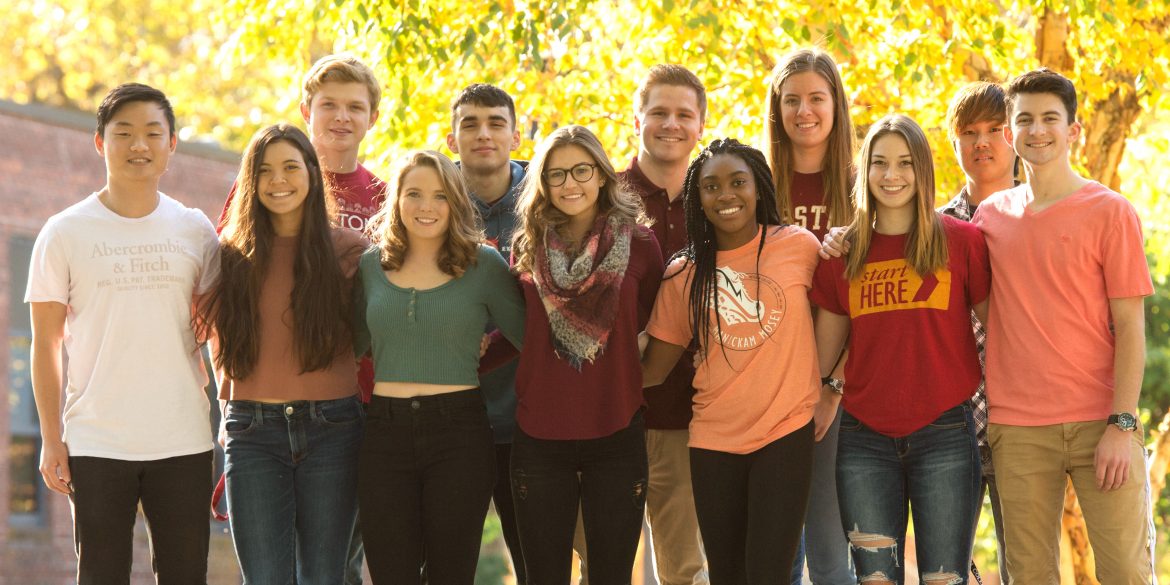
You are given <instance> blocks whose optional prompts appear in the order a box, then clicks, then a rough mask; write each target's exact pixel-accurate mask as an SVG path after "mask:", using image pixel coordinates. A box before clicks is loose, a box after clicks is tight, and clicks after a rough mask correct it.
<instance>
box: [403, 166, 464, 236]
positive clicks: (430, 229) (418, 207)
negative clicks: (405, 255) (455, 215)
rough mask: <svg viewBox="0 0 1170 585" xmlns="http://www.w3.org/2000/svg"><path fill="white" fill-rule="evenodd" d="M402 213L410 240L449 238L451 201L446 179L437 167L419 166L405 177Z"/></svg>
mask: <svg viewBox="0 0 1170 585" xmlns="http://www.w3.org/2000/svg"><path fill="white" fill-rule="evenodd" d="M398 216H399V218H400V219H401V220H402V225H403V227H404V228H406V236H407V238H408V239H409V240H410V241H416V240H422V239H446V238H447V225H448V223H449V222H450V218H451V204H450V203H449V202H448V193H447V189H446V187H445V186H444V185H443V179H442V177H440V176H439V172H438V171H436V170H435V169H434V168H433V167H430V166H425V165H420V166H416V167H414V168H413V169H411V170H409V171H407V172H406V174H405V175H404V176H403V177H402V184H401V186H400V187H399V189H398Z"/></svg>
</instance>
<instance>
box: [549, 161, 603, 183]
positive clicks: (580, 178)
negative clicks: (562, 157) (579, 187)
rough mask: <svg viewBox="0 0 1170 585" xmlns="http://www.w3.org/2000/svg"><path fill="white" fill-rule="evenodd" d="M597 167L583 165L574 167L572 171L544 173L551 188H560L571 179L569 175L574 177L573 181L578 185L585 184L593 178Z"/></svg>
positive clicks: (552, 170)
mask: <svg viewBox="0 0 1170 585" xmlns="http://www.w3.org/2000/svg"><path fill="white" fill-rule="evenodd" d="M596 168H597V165H591V164H589V163H581V164H576V165H573V168H571V169H548V170H547V171H545V172H544V180H545V182H547V183H548V186H549V187H560V186H561V185H564V184H565V181H567V180H568V179H569V175H573V180H574V181H577V182H578V183H584V182H585V181H588V180H589V179H592V178H593V169H596Z"/></svg>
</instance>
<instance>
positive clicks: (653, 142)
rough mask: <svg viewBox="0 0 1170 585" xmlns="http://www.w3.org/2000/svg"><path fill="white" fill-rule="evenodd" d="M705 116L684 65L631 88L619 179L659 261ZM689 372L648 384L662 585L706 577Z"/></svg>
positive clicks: (654, 70) (650, 517)
mask: <svg viewBox="0 0 1170 585" xmlns="http://www.w3.org/2000/svg"><path fill="white" fill-rule="evenodd" d="M706 118H707V89H706V87H704V86H703V82H702V81H700V80H699V78H698V77H696V76H695V74H694V73H692V72H691V71H690V70H688V69H687V68H685V67H683V66H681V65H655V66H653V67H651V68H650V71H649V72H647V74H646V77H645V78H643V79H642V82H641V83H640V84H639V85H638V89H637V91H636V92H635V93H634V131H635V132H636V133H637V135H638V154H637V155H636V156H635V157H634V159H633V160H631V161H630V165H629V167H627V168H626V170H624V171H622V172H620V173H618V177H619V178H620V179H622V180H623V181H625V182H626V184H627V185H629V187H630V188H631V190H633V191H634V192H635V193H637V194H638V195H639V196H641V197H642V203H643V204H644V205H645V207H646V213H647V215H649V216H650V217H651V218H653V219H654V224H653V225H652V226H651V229H653V230H654V235H655V236H656V237H657V239H658V245H659V246H660V248H661V249H662V257H663V258H664V259H669V258H670V257H671V256H672V255H674V253H675V252H678V251H679V250H681V249H682V248H683V246H685V245H686V243H687V227H686V219H685V213H684V211H683V200H682V198H681V197H680V195H682V190H683V182H684V181H685V180H686V175H687V166H688V165H689V164H690V161H691V155H692V154H693V153H694V151H695V146H696V145H697V144H698V142H699V139H700V138H702V136H703V125H704V123H705V121H706ZM694 377H695V370H694V366H693V360H692V359H688V358H687V357H684V358H683V359H680V360H679V361H678V365H677V366H675V368H674V369H673V370H672V371H671V372H670V374H669V375H668V376H667V378H666V381H665V382H664V383H663V384H662V385H659V386H654V387H650V388H646V412H645V420H646V451H647V455H648V457H649V469H650V477H649V485H648V489H647V492H646V519H647V521H648V522H649V524H650V535H651V539H652V542H653V548H654V560H655V566H656V568H657V572H658V581H659V583H661V584H662V585H691V584H695V585H701V584H705V583H707V582H708V576H707V559H706V557H705V555H704V554H703V544H702V539H701V538H700V536H699V523H698V520H697V519H696V517H695V497H694V494H693V493H692V491H691V465H690V452H689V450H688V448H687V441H688V439H689V436H690V434H689V432H688V431H687V427H688V426H689V425H690V422H691V399H692V397H693V396H694V393H695V389H694V387H693V386H692V381H693V380H694Z"/></svg>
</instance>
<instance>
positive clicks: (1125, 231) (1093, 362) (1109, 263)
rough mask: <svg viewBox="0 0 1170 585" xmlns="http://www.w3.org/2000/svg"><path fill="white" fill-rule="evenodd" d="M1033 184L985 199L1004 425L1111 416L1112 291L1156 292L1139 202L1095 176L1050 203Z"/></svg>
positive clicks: (990, 351) (991, 365) (993, 396)
mask: <svg viewBox="0 0 1170 585" xmlns="http://www.w3.org/2000/svg"><path fill="white" fill-rule="evenodd" d="M1032 199H1033V196H1032V190H1031V188H1029V186H1028V185H1026V184H1024V185H1020V186H1018V187H1016V188H1014V189H1009V190H1007V191H1001V192H999V193H997V194H995V195H992V196H991V197H990V198H989V199H987V200H986V201H984V202H983V204H982V205H980V206H979V211H978V212H976V214H975V217H974V218H972V222H973V223H974V224H975V225H977V226H979V228H980V229H982V230H983V233H984V234H985V235H986V237H987V246H988V248H989V250H990V254H991V264H992V266H993V267H994V268H995V280H994V281H992V287H991V308H990V314H989V316H988V321H989V323H988V325H987V401H988V405H989V406H990V408H991V418H990V420H991V422H992V423H995V424H1006V425H1021V426H1041V425H1050V424H1058V423H1066V422H1085V421H1095V420H1104V419H1105V418H1107V417H1108V416H1109V415H1110V414H1111V413H1112V412H1113V357H1114V355H1113V354H1114V349H1115V345H1114V338H1113V332H1112V327H1111V317H1110V312H1109V299H1119V298H1126V297H1144V296H1147V295H1150V294H1152V293H1153V291H1154V288H1153V284H1152V283H1151V281H1150V270H1149V266H1147V264H1146V255H1145V250H1144V248H1143V245H1142V226H1141V222H1140V220H1139V219H1138V216H1137V212H1136V211H1134V208H1133V205H1131V204H1130V203H1129V201H1127V200H1126V199H1125V198H1124V197H1122V196H1121V195H1119V194H1117V193H1115V192H1113V191H1110V190H1109V189H1108V188H1106V187H1105V186H1104V185H1101V184H1100V183H1095V182H1094V183H1089V184H1088V185H1086V186H1084V187H1082V188H1081V189H1079V190H1078V191H1076V192H1075V193H1072V194H1070V195H1068V196H1067V197H1065V198H1064V199H1062V200H1060V201H1058V202H1056V203H1054V204H1052V205H1051V206H1049V207H1047V208H1045V209H1042V210H1040V211H1038V212H1037V211H1032V210H1029V209H1028V204H1029V203H1030V202H1031V201H1032Z"/></svg>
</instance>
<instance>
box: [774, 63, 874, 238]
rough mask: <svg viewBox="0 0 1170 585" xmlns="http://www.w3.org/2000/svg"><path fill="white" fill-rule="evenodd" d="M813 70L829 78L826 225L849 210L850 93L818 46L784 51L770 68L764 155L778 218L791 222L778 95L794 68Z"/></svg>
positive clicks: (788, 158)
mask: <svg viewBox="0 0 1170 585" xmlns="http://www.w3.org/2000/svg"><path fill="white" fill-rule="evenodd" d="M809 71H811V72H813V73H816V74H817V75H820V76H821V77H822V78H823V79H824V80H825V82H826V83H828V84H829V91H831V92H832V94H833V127H832V129H830V131H829V148H828V150H827V151H826V152H825V162H824V166H823V170H822V172H821V174H822V176H823V177H824V186H825V195H824V196H825V205H827V206H828V208H829V225H831V226H842V225H845V224H846V223H848V222H849V220H850V219H851V218H852V216H853V206H852V204H851V203H850V201H849V181H850V179H851V175H852V169H851V166H850V161H851V160H852V157H853V121H852V119H851V118H850V116H849V99H848V98H847V97H846V96H845V85H844V83H843V82H842V81H841V73H840V72H839V71H838V70H837V63H835V62H834V61H833V58H832V57H830V56H829V54H828V53H826V52H824V51H822V50H820V49H800V50H798V51H793V52H791V53H788V54H787V55H785V56H784V58H783V59H781V60H780V63H779V64H777V65H776V68H775V69H773V70H772V75H771V81H770V82H769V86H768V103H767V108H766V109H767V116H766V117H765V118H764V120H765V121H766V122H765V124H764V139H765V141H766V146H765V148H764V155H765V156H766V157H767V158H768V165H770V166H771V167H772V182H773V186H774V187H775V188H776V205H777V207H778V208H779V209H778V211H779V212H780V219H782V220H784V222H785V223H793V217H792V175H793V173H794V172H795V170H794V169H793V165H794V162H793V149H794V148H795V147H794V146H793V145H792V139H791V138H790V137H789V136H788V133H787V132H785V131H784V121H783V120H782V119H781V118H782V116H783V115H782V114H781V111H780V110H781V100H782V99H783V95H782V93H781V92H782V91H783V89H784V87H783V86H784V82H785V81H787V80H788V78H789V77H792V76H793V75H796V74H798V73H806V72H809Z"/></svg>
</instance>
